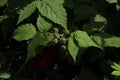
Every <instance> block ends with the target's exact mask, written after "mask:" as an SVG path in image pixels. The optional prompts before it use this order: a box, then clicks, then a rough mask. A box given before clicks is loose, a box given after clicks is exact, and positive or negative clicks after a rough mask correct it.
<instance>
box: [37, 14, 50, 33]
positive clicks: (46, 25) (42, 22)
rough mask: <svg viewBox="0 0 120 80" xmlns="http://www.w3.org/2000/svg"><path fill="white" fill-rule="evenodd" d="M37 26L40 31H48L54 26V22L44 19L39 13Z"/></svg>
mask: <svg viewBox="0 0 120 80" xmlns="http://www.w3.org/2000/svg"><path fill="white" fill-rule="evenodd" d="M37 27H38V29H39V31H41V32H43V31H48V30H49V29H50V28H51V27H52V24H51V23H50V22H48V21H47V20H46V19H44V18H43V17H42V16H41V15H39V17H38V18H37Z"/></svg>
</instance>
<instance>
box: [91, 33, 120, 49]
mask: <svg viewBox="0 0 120 80" xmlns="http://www.w3.org/2000/svg"><path fill="white" fill-rule="evenodd" d="M91 38H92V39H93V40H94V41H95V42H96V43H97V44H98V45H99V46H101V47H116V48H119V47H120V37H115V36H113V35H110V34H107V33H99V34H95V35H92V36H91Z"/></svg>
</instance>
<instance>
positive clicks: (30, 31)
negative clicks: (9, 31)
mask: <svg viewBox="0 0 120 80" xmlns="http://www.w3.org/2000/svg"><path fill="white" fill-rule="evenodd" d="M35 34H36V28H35V26H34V25H32V24H25V25H22V26H19V27H18V28H17V29H15V31H14V32H13V38H14V39H15V40H17V41H22V40H29V39H31V38H33V37H34V36H35Z"/></svg>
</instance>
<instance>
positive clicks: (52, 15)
mask: <svg viewBox="0 0 120 80" xmlns="http://www.w3.org/2000/svg"><path fill="white" fill-rule="evenodd" d="M63 3H64V0H43V1H37V8H38V10H39V12H40V13H41V14H42V16H45V17H47V18H48V19H50V20H52V21H53V22H54V23H57V24H60V25H61V26H62V27H63V28H65V29H66V28H67V13H66V11H65V9H64V7H63Z"/></svg>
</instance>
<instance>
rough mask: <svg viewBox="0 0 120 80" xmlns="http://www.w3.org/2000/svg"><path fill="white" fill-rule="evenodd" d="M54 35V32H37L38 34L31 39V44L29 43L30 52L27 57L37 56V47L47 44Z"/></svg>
mask: <svg viewBox="0 0 120 80" xmlns="http://www.w3.org/2000/svg"><path fill="white" fill-rule="evenodd" d="M53 38H54V36H53V34H52V33H47V32H46V33H37V35H36V36H34V38H33V39H32V40H31V42H30V44H29V45H28V54H27V59H26V61H28V60H29V59H31V58H33V57H35V56H36V48H37V47H38V46H40V45H42V46H46V45H48V43H49V42H51V41H52V40H53Z"/></svg>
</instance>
